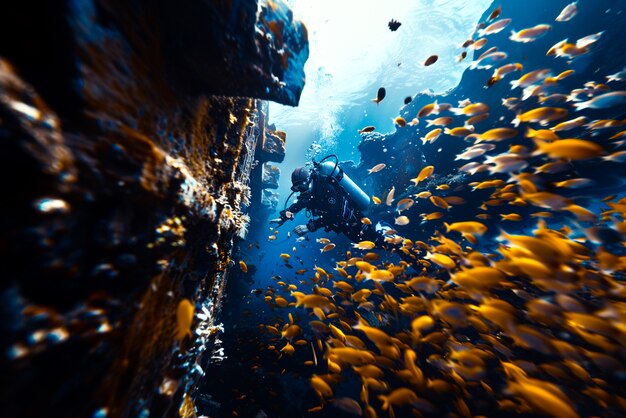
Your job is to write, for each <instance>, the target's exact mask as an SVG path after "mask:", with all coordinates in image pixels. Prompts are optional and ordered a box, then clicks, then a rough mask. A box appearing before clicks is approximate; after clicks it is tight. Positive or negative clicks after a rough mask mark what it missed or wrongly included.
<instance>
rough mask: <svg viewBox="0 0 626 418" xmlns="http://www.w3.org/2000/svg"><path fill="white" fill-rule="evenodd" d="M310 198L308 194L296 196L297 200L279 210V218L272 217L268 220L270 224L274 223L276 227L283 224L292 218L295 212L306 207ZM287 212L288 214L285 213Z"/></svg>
mask: <svg viewBox="0 0 626 418" xmlns="http://www.w3.org/2000/svg"><path fill="white" fill-rule="evenodd" d="M310 199H311V197H310V195H308V194H303V195H300V196H298V200H296V201H295V202H294V203H292V204H291V205H290V206H289V207H288V208H287V209H284V210H281V211H280V218H276V219H272V220H271V221H270V224H274V225H276V226H277V227H278V226H281V225H282V224H284V223H285V222H286V221H288V220H291V219H293V218H294V215H295V214H296V213H298V212H300V211H301V210H302V209H304V208H305V207H306V205H307V204H308V203H309V200H310ZM288 213H289V214H290V215H287V214H288Z"/></svg>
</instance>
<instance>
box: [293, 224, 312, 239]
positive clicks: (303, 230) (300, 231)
mask: <svg viewBox="0 0 626 418" xmlns="http://www.w3.org/2000/svg"><path fill="white" fill-rule="evenodd" d="M307 232H309V228H308V227H307V226H306V225H298V226H296V227H295V228H294V229H293V233H294V234H296V235H297V236H299V237H303V236H305V235H306V234H307Z"/></svg>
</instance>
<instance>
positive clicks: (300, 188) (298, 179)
mask: <svg viewBox="0 0 626 418" xmlns="http://www.w3.org/2000/svg"><path fill="white" fill-rule="evenodd" d="M309 178H310V174H309V170H307V169H306V167H298V168H296V169H295V170H293V173H291V190H293V191H294V192H305V191H307V190H308V189H309Z"/></svg>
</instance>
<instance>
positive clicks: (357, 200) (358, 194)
mask: <svg viewBox="0 0 626 418" xmlns="http://www.w3.org/2000/svg"><path fill="white" fill-rule="evenodd" d="M330 157H334V158H335V160H336V161H335V162H334V163H333V162H331V161H325V160H326V159H328V158H330ZM314 164H315V167H316V168H317V172H318V173H319V175H320V176H323V177H332V178H333V179H335V180H336V181H337V183H339V185H340V186H341V187H342V188H343V189H344V190H345V192H346V193H347V194H348V196H350V200H351V201H352V202H354V206H355V207H356V208H357V209H358V210H359V211H361V212H364V211H365V210H367V209H368V208H369V206H370V202H371V199H370V197H369V196H368V195H367V193H365V192H364V191H363V190H362V189H361V188H360V187H359V186H357V185H356V183H355V182H353V181H352V179H351V178H350V177H348V176H347V175H346V174H345V173H344V171H343V170H342V169H341V167H339V159H338V158H337V157H336V156H335V155H329V156H328V157H326V158H324V159H322V161H320V162H319V163H314Z"/></svg>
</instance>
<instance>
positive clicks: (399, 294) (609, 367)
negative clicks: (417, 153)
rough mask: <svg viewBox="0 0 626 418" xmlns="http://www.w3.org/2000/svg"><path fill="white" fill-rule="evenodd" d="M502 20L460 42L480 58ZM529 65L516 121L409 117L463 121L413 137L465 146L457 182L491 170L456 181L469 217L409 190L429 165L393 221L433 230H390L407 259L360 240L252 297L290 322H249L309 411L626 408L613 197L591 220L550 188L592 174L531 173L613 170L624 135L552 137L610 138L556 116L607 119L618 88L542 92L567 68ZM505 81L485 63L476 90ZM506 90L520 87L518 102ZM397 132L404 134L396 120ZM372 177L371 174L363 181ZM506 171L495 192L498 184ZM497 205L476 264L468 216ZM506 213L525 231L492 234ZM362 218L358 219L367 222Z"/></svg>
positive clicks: (623, 295) (624, 259) (473, 115)
mask: <svg viewBox="0 0 626 418" xmlns="http://www.w3.org/2000/svg"><path fill="white" fill-rule="evenodd" d="M576 12H577V10H576V4H575V3H572V4H570V5H569V6H567V7H566V9H564V10H563V12H562V13H561V14H560V15H559V16H558V17H557V18H556V21H557V22H559V24H562V23H563V22H567V21H568V20H570V19H571V18H572V17H573V16H574V15H575V14H576ZM500 13H501V10H500V9H496V10H495V11H494V12H493V13H492V14H491V16H490V17H489V21H488V22H486V23H485V24H484V25H481V26H482V28H481V30H480V31H478V33H479V35H480V36H483V37H482V38H480V39H475V40H474V39H472V40H470V41H471V42H470V41H468V42H466V43H465V44H464V47H465V48H467V47H472V49H474V50H478V49H480V48H482V47H483V46H484V45H486V44H488V36H489V35H491V34H494V33H498V32H500V31H501V30H503V29H504V27H505V26H507V25H508V24H509V23H510V21H511V20H510V19H501V20H495V19H497V18H498V17H499V15H500ZM548 30H550V25H544V24H542V25H537V26H535V27H532V28H528V29H524V30H521V31H519V32H514V33H513V34H512V35H511V38H510V39H511V41H512V42H522V43H528V42H533V41H534V40H536V39H538V38H539V37H540V36H542V35H543V34H544V33H545V32H546V31H548ZM600 39H601V34H595V35H590V36H588V37H586V38H583V39H581V40H578V42H575V43H568V41H567V40H566V41H563V42H560V43H559V44H557V45H555V46H554V47H552V48H551V49H550V50H549V51H547V55H554V56H555V57H567V58H574V57H576V56H580V55H582V54H585V53H587V52H588V51H589V50H590V49H591V48H592V47H593V45H594V44H595V43H596V42H598V41H599V40H600ZM496 53H498V54H502V51H492V52H488V53H487V54H486V55H485V54H483V56H481V57H480V58H478V61H480V62H481V64H480V65H482V66H483V68H484V67H486V66H493V64H494V63H495V62H496V61H499V60H501V59H503V57H502V55H497V56H491V55H492V54H496ZM505 55H506V54H505ZM529 70H531V71H529V72H527V73H525V74H524V75H522V76H521V77H520V78H519V79H518V80H515V81H513V82H512V83H511V85H512V92H513V95H512V96H511V97H509V98H505V99H503V101H502V104H503V106H505V107H507V108H508V109H510V110H511V111H512V112H513V113H514V114H512V117H511V119H510V120H509V125H505V123H506V122H503V126H501V127H498V128H494V129H490V130H487V131H484V132H482V133H479V131H478V130H477V128H476V127H475V126H474V125H478V124H479V123H480V122H481V121H483V120H486V119H488V112H489V108H488V106H487V105H485V104H482V103H472V102H470V101H469V100H466V101H463V102H462V103H460V104H459V106H458V107H457V108H453V107H452V106H450V105H447V104H438V103H432V104H430V105H427V106H425V107H424V108H423V109H421V110H420V111H419V113H418V115H417V116H416V118H415V120H416V121H417V122H416V123H419V121H420V119H422V118H426V117H429V116H430V115H440V114H442V113H444V112H450V116H454V115H456V116H464V117H466V118H468V122H470V121H471V123H466V124H465V125H463V126H459V127H450V128H448V125H450V124H451V123H452V122H453V121H454V119H453V118H452V117H450V116H446V115H440V116H438V117H437V118H436V119H431V120H429V121H428V126H437V127H438V128H436V129H434V130H432V131H430V132H429V133H427V134H426V135H425V136H424V138H422V141H423V142H424V144H427V143H432V142H434V141H436V140H438V138H443V137H445V136H449V137H460V138H464V139H465V141H467V142H470V143H472V145H471V146H469V147H468V149H466V150H465V151H464V152H463V153H462V154H460V155H458V156H457V160H462V161H463V162H464V163H465V162H466V161H467V160H473V161H471V162H468V163H466V164H465V165H463V166H461V167H459V171H460V172H464V173H466V174H467V176H468V178H471V176H472V175H475V174H476V173H480V172H490V173H493V174H498V175H499V177H498V178H497V179H489V180H484V181H480V182H478V181H475V182H471V181H469V182H468V186H470V187H472V188H473V190H485V189H490V190H493V193H492V194H491V197H490V199H489V200H487V201H485V202H484V204H483V205H482V206H481V208H480V209H481V210H482V213H480V214H478V215H477V218H478V220H476V219H467V220H466V221H463V222H453V223H449V222H446V213H447V211H448V210H449V209H450V207H451V206H453V205H462V204H464V203H465V202H464V199H463V198H461V197H458V196H448V195H444V193H443V192H445V191H446V190H447V189H448V188H449V186H448V185H447V184H439V185H436V186H434V187H430V188H429V189H428V190H422V189H423V187H422V189H418V186H420V184H421V185H423V184H424V183H425V180H426V179H428V178H431V177H433V176H434V175H435V173H436V168H435V167H433V166H427V167H424V168H423V169H422V170H421V172H420V173H416V174H417V175H416V177H415V178H414V179H413V180H412V183H413V185H412V186H410V187H409V189H408V190H407V191H408V192H412V191H413V190H414V194H413V196H412V198H407V197H404V198H403V199H401V200H399V201H398V202H397V204H396V210H397V212H398V214H399V215H398V216H397V217H396V218H395V223H396V224H397V225H399V226H403V225H407V224H408V223H409V222H411V221H413V220H414V219H413V218H412V216H411V211H410V209H411V207H413V206H414V205H417V203H416V201H417V200H419V199H427V201H426V200H425V201H424V202H426V203H424V204H422V203H421V202H420V205H421V206H424V205H427V204H432V208H433V211H432V212H431V213H423V214H421V215H420V218H418V219H417V220H418V221H420V222H421V221H429V222H439V223H440V224H439V225H440V228H438V231H437V232H436V233H435V234H434V235H433V236H431V237H429V238H426V237H422V239H421V240H412V239H409V238H406V237H399V236H398V235H397V234H398V233H397V232H396V231H391V233H390V234H389V235H388V237H387V240H388V242H389V244H393V245H395V246H396V247H395V248H397V251H402V252H403V253H404V254H406V255H407V256H408V257H410V258H411V259H412V260H413V262H412V263H411V264H409V263H408V262H406V261H400V262H398V263H394V262H393V260H395V258H394V256H393V254H392V253H393V251H389V248H387V251H379V250H381V249H380V248H376V246H375V244H374V243H373V242H370V241H363V242H359V243H355V244H354V245H353V248H352V249H351V250H350V251H347V252H346V253H345V257H341V256H340V258H341V261H338V262H337V265H336V266H332V267H329V268H322V267H315V269H314V271H311V272H310V273H309V272H307V271H305V270H300V271H299V272H298V274H299V275H300V274H306V273H309V277H306V275H305V276H302V279H303V280H295V276H294V283H289V280H285V279H283V280H282V281H279V282H278V283H277V286H276V287H271V288H270V289H268V290H267V291H266V292H265V300H266V302H267V303H268V304H270V305H271V306H272V307H273V308H286V309H287V310H288V312H289V313H288V318H285V320H284V322H280V320H277V321H276V322H275V323H272V324H265V325H263V326H262V328H263V330H264V331H265V332H266V333H267V335H268V349H270V350H275V351H276V353H277V356H299V357H298V358H302V359H305V360H303V362H304V364H305V365H306V366H308V367H310V370H311V372H310V384H311V386H312V388H313V389H314V391H315V392H316V393H317V395H318V398H319V402H318V403H317V404H315V405H311V406H310V409H309V412H315V411H321V410H323V409H324V408H327V407H328V405H329V404H333V405H334V406H335V407H337V408H340V409H342V410H344V411H346V412H349V413H352V414H354V415H357V416H366V417H377V416H390V417H394V416H418V417H419V416H440V415H445V414H447V413H454V414H455V415H451V416H462V417H472V416H481V415H487V414H489V411H491V412H492V413H495V412H496V411H497V412H498V413H499V414H505V413H512V414H539V415H544V416H552V417H566V418H569V417H579V416H588V415H598V414H600V413H602V411H611V414H613V415H614V416H619V415H620V412H621V413H624V411H626V395H625V394H624V391H623V389H622V388H621V386H623V383H624V379H626V367H625V362H624V359H625V358H626V284H625V283H624V280H623V277H624V276H623V275H624V273H625V272H626V256H625V255H622V253H620V252H619V251H616V250H610V249H608V248H607V246H604V245H602V242H601V241H598V239H597V237H596V233H595V232H596V231H597V228H599V227H604V228H610V229H612V230H613V231H614V232H615V233H616V234H618V235H619V236H621V238H622V240H621V245H618V247H621V248H623V247H626V241H624V237H626V221H625V220H624V219H626V198H619V197H616V196H607V197H606V198H605V199H604V200H603V202H602V206H601V208H602V209H601V210H596V211H594V210H591V209H588V208H585V207H584V206H581V205H579V204H577V203H576V199H575V198H568V197H564V196H561V195H559V194H558V193H556V192H555V188H559V189H567V188H576V187H583V186H586V185H589V184H590V183H591V181H590V180H589V179H584V178H574V179H572V178H563V179H561V180H559V181H556V182H553V183H552V184H548V186H549V188H548V187H547V186H546V182H545V181H544V180H543V178H542V177H541V176H542V175H543V174H544V173H549V174H551V175H554V174H558V173H561V172H563V171H564V170H566V169H567V168H568V167H569V165H570V164H571V161H582V160H593V159H603V160H604V162H607V163H616V164H619V163H624V162H625V161H626V150H624V149H623V145H624V144H623V142H624V141H623V139H624V138H626V131H622V132H619V133H616V134H615V135H613V137H612V138H611V141H613V143H612V147H613V149H612V150H611V151H609V150H608V149H607V148H606V146H603V145H600V144H599V143H597V141H596V140H594V139H589V138H570V137H561V135H562V133H563V132H566V131H568V130H571V129H573V128H575V127H580V126H583V125H585V124H586V125H585V126H586V127H587V128H588V129H589V132H596V131H598V130H603V129H607V128H616V129H619V127H621V126H624V125H626V120H621V121H620V120H605V121H588V120H587V118H585V117H582V116H581V117H575V118H572V119H570V120H565V119H566V118H567V116H568V115H569V114H570V111H568V110H567V109H566V108H565V107H556V105H557V104H563V103H575V106H574V107H572V106H570V108H573V111H574V112H576V111H580V110H582V109H586V108H594V109H604V108H609V107H613V106H616V105H618V104H622V103H624V102H626V92H621V91H611V89H610V87H609V86H608V85H607V84H603V83H600V82H589V83H587V84H585V85H584V86H583V87H581V88H580V89H578V90H574V91H572V92H568V94H563V93H554V91H557V90H558V83H559V82H560V81H561V80H563V79H564V78H566V77H568V76H570V75H571V74H572V72H571V71H566V72H564V73H561V74H552V71H551V70H550V69H529ZM516 71H522V66H521V64H505V65H504V66H502V67H499V68H496V70H495V72H494V74H493V76H492V78H491V80H490V82H489V83H490V84H491V85H492V84H495V83H497V82H501V80H502V79H503V78H505V77H506V76H508V75H509V74H511V73H513V72H516ZM607 78H608V77H607ZM517 89H522V92H521V93H520V94H521V97H518V96H517V95H516V94H515V92H516V91H518V90H517ZM531 97H536V98H538V101H539V107H536V108H534V109H525V110H521V108H522V105H523V103H524V102H525V100H527V99H529V98H531ZM396 124H397V125H398V126H399V127H402V126H405V125H406V123H405V121H404V119H402V121H400V120H396ZM530 125H533V126H530ZM536 125H540V126H539V127H537V126H536ZM522 126H524V127H525V128H526V130H525V131H524V130H522V129H521V127H522ZM370 128H371V129H370ZM537 128H541V129H537ZM364 129H369V131H371V130H373V127H369V128H364ZM594 138H597V137H594ZM447 139H449V140H456V141H458V140H462V139H458V138H447ZM439 140H440V139H439ZM503 141H512V142H511V143H509V150H508V151H507V152H505V153H502V154H498V155H486V154H488V153H489V152H491V151H492V150H494V149H495V148H496V147H495V145H497V144H498V143H500V142H503ZM477 159H482V161H476V160H477ZM384 168H385V165H384V164H379V165H377V166H375V167H373V168H372V169H371V170H370V171H369V172H370V174H371V173H375V172H377V171H380V170H382V169H384ZM506 176H509V179H508V181H507V180H506V179H502V177H506ZM418 190H420V191H419V192H417V191H418ZM395 192H396V190H395V187H394V188H392V189H391V191H390V192H389V193H388V195H387V197H386V199H384V200H381V199H380V198H378V197H374V198H373V201H374V203H375V204H377V205H381V204H383V203H386V204H387V205H388V206H391V205H393V202H394V193H395ZM409 194H410V193H409ZM403 196H406V193H403ZM428 201H430V203H427V202H428ZM502 205H510V207H511V210H510V211H508V212H510V213H503V214H500V215H499V216H500V217H501V223H500V225H501V228H502V229H503V230H502V231H499V232H498V233H499V238H498V247H497V248H494V249H493V252H488V253H486V252H481V251H479V250H477V249H475V247H476V246H478V245H479V244H480V243H481V237H482V236H483V235H484V234H485V233H487V232H488V227H487V226H486V225H485V224H483V223H481V222H480V220H482V219H488V218H489V217H490V216H491V215H490V214H489V210H490V208H491V207H494V206H502ZM517 206H532V207H536V208H537V210H536V212H535V213H533V214H532V215H531V216H532V217H533V218H537V221H536V228H535V229H534V231H533V232H532V234H529V235H515V234H510V233H507V232H505V231H506V229H507V228H508V226H509V225H511V224H514V223H515V222H519V221H523V220H524V217H523V216H522V215H520V214H518V213H516V211H515V210H514V209H515V208H516V207H517ZM555 213H558V214H559V215H566V216H561V218H562V219H563V222H562V223H561V224H560V225H559V227H555V226H554V225H552V227H549V226H548V223H547V222H546V218H550V217H552V216H554V214H555ZM561 218H560V219H561ZM362 222H364V223H371V221H370V220H369V219H368V218H363V219H362ZM585 223H589V224H587V225H585ZM490 232H492V231H490ZM321 244H323V245H325V246H324V247H323V248H322V249H321V251H331V250H333V251H338V249H335V246H334V245H331V244H332V243H331V242H330V240H328V239H326V240H325V241H323V242H322V243H321ZM281 256H283V258H288V254H283V255H281ZM285 256H286V257H285ZM244 266H245V264H243V265H242V269H243V268H244ZM295 308H297V309H295ZM340 382H348V383H349V384H355V385H358V386H359V388H358V389H359V390H358V393H359V396H358V398H356V399H352V398H347V397H334V393H335V391H336V387H337V385H339V384H340ZM409 414H410V415H409Z"/></svg>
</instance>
